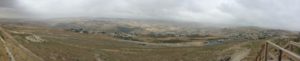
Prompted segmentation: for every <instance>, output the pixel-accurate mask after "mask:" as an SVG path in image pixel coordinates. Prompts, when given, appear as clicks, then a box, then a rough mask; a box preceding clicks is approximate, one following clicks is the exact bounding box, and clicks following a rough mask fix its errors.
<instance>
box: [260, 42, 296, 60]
mask: <svg viewBox="0 0 300 61" xmlns="http://www.w3.org/2000/svg"><path fill="white" fill-rule="evenodd" d="M294 47H297V48H300V43H296V42H293V41H289V42H288V43H287V44H286V45H284V46H283V47H281V46H279V45H277V44H275V43H273V42H271V41H267V42H266V43H265V44H264V45H262V46H261V50H260V52H259V53H258V56H257V57H256V61H300V55H298V54H297V53H295V52H293V50H294Z"/></svg>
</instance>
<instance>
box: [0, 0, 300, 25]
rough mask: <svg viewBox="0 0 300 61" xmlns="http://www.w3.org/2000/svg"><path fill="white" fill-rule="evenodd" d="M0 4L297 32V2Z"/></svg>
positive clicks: (49, 13) (21, 0) (59, 13)
mask: <svg viewBox="0 0 300 61" xmlns="http://www.w3.org/2000/svg"><path fill="white" fill-rule="evenodd" d="M0 1H1V4H0V7H2V6H3V7H17V9H22V10H23V11H27V12H30V13H32V14H35V15H37V16H40V17H110V18H145V19H168V20H183V21H197V22H204V23H205V22H207V23H216V24H229V25H246V26H260V27H269V28H278V29H288V30H300V28H299V27H300V25H299V24H298V23H300V21H299V19H300V17H298V16H299V15H300V12H299V11H300V1H299V0H17V2H16V1H15V0H0ZM14 1H15V2H14ZM4 2H7V3H4ZM16 5H17V6H16Z"/></svg>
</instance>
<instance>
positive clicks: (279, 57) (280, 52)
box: [278, 50, 282, 61]
mask: <svg viewBox="0 0 300 61" xmlns="http://www.w3.org/2000/svg"><path fill="white" fill-rule="evenodd" d="M281 59H282V50H279V55H278V61H281Z"/></svg>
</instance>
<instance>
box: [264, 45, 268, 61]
mask: <svg viewBox="0 0 300 61" xmlns="http://www.w3.org/2000/svg"><path fill="white" fill-rule="evenodd" d="M264 60H265V61H268V43H266V44H265V53H264Z"/></svg>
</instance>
